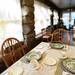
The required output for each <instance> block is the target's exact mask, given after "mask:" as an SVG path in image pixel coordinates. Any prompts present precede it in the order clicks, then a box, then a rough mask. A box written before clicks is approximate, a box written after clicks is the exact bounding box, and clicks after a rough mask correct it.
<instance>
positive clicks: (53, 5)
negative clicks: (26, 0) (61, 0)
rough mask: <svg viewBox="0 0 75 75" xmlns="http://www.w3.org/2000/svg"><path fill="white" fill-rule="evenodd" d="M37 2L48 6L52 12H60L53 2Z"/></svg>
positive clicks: (47, 0) (48, 0)
mask: <svg viewBox="0 0 75 75" xmlns="http://www.w3.org/2000/svg"><path fill="white" fill-rule="evenodd" d="M38 1H40V2H42V3H44V4H46V5H48V6H49V7H50V8H51V9H54V10H56V11H58V12H59V11H60V10H61V9H60V8H58V7H57V6H56V5H55V4H54V3H53V2H51V1H50V0H38Z"/></svg>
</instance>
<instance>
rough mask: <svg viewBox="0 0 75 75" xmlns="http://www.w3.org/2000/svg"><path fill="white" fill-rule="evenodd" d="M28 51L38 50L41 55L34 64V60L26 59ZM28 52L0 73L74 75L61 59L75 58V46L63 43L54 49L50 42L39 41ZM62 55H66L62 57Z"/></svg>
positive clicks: (10, 74) (3, 74)
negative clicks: (60, 46)
mask: <svg viewBox="0 0 75 75" xmlns="http://www.w3.org/2000/svg"><path fill="white" fill-rule="evenodd" d="M30 52H40V54H41V57H40V59H39V60H37V61H36V60H35V62H36V64H35V62H34V61H29V60H28V59H27V55H28V53H30ZM30 52H28V53H27V54H25V55H24V56H23V57H22V58H20V59H19V60H18V61H17V62H15V63H14V64H13V65H12V66H10V67H9V68H7V69H6V70H5V71H4V72H3V73H1V74H0V75H75V74H74V73H71V72H70V71H68V70H66V69H65V68H64V67H63V65H62V61H63V60H65V59H67V58H75V46H70V45H66V44H64V48H62V49H54V48H51V43H50V42H41V43H39V44H38V45H37V46H36V47H34V48H33V49H32V50H31V51H30ZM64 55H65V56H66V57H63V56H64ZM36 65H37V66H36ZM34 66H36V67H34Z"/></svg>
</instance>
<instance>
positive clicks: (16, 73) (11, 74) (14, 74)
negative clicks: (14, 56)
mask: <svg viewBox="0 0 75 75" xmlns="http://www.w3.org/2000/svg"><path fill="white" fill-rule="evenodd" d="M22 73H23V68H22V67H18V66H17V67H15V68H11V69H9V70H8V74H7V75H21V74H22Z"/></svg>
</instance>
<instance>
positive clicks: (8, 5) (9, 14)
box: [0, 0, 23, 48]
mask: <svg viewBox="0 0 75 75" xmlns="http://www.w3.org/2000/svg"><path fill="white" fill-rule="evenodd" d="M9 37H15V38H17V39H18V40H20V41H21V40H23V36H22V16H21V6H20V0H0V48H1V45H2V43H3V41H4V40H5V39H6V38H9Z"/></svg>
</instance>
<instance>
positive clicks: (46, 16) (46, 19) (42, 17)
mask: <svg viewBox="0 0 75 75" xmlns="http://www.w3.org/2000/svg"><path fill="white" fill-rule="evenodd" d="M34 8H35V11H34V15H35V33H36V35H37V34H39V33H41V29H43V28H46V27H47V26H49V25H50V14H52V12H51V10H50V8H49V7H48V6H46V5H44V4H43V3H40V2H38V1H35V3H34Z"/></svg>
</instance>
